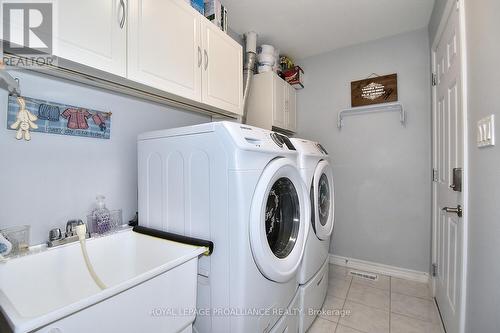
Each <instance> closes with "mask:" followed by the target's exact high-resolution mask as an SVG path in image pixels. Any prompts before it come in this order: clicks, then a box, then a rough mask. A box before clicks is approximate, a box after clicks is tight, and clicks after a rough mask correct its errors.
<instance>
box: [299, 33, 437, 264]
mask: <svg viewBox="0 0 500 333" xmlns="http://www.w3.org/2000/svg"><path fill="white" fill-rule="evenodd" d="M299 63H300V64H301V66H303V68H304V71H305V73H306V74H305V78H306V82H305V85H306V88H305V89H304V90H301V91H299V93H298V110H299V111H298V136H300V137H303V138H308V139H313V140H318V141H320V142H321V143H322V144H324V145H325V146H326V148H327V150H329V152H330V155H331V157H332V160H333V168H334V179H335V195H336V198H335V200H336V201H335V202H336V222H335V229H334V236H333V240H332V244H331V247H330V252H331V253H333V254H336V255H341V256H346V257H351V258H357V259H362V260H369V261H373V262H378V263H383V264H387V265H394V266H397V267H404V268H409V269H414V270H418V271H425V272H427V271H429V265H430V248H431V243H430V235H431V219H430V216H431V213H430V209H431V208H430V204H431V200H430V198H431V182H430V181H431V172H430V170H431V143H430V137H431V117H430V115H431V111H430V89H429V82H430V63H429V42H428V32H427V29H421V30H418V31H414V32H410V33H405V34H402V35H397V36H394V37H390V38H385V39H381V40H377V41H373V42H369V43H365V44H361V45H357V46H353V47H349V48H344V49H340V50H336V51H333V52H331V53H327V54H323V55H319V56H315V57H311V58H307V59H303V60H301V61H299ZM372 72H375V73H378V74H389V73H397V74H398V90H399V100H400V101H401V102H402V103H403V105H404V107H405V110H406V111H407V114H408V123H407V125H406V128H403V127H401V125H400V123H399V116H398V115H397V114H394V113H382V114H373V115H368V116H358V117H350V118H346V119H345V127H344V128H342V130H341V131H339V130H338V129H337V127H336V117H337V113H338V111H340V110H341V109H343V108H346V107H349V106H350V105H351V102H350V82H351V81H354V80H357V79H363V78H366V77H367V76H368V75H370V74H371V73H372Z"/></svg>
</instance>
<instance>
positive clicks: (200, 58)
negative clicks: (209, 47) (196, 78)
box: [198, 46, 202, 67]
mask: <svg viewBox="0 0 500 333" xmlns="http://www.w3.org/2000/svg"><path fill="white" fill-rule="evenodd" d="M201 60H202V56H201V47H199V46H198V67H201Z"/></svg>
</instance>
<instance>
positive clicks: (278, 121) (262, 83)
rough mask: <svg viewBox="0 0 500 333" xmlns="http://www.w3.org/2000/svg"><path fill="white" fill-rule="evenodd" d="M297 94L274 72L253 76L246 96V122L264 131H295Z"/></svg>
mask: <svg viewBox="0 0 500 333" xmlns="http://www.w3.org/2000/svg"><path fill="white" fill-rule="evenodd" d="M296 96H297V92H296V90H295V88H294V87H292V86H291V85H290V84H288V83H287V82H285V81H284V80H283V79H282V78H280V77H279V76H278V75H277V74H276V73H274V72H267V73H262V74H257V75H255V76H254V79H253V81H252V85H251V87H250V94H249V96H248V106H247V107H248V114H247V122H248V124H250V125H254V126H258V127H262V128H265V129H269V130H271V129H273V128H278V129H282V130H285V131H288V132H295V131H296V130H297V100H296V98H297V97H296Z"/></svg>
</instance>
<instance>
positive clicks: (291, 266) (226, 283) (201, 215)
mask: <svg viewBox="0 0 500 333" xmlns="http://www.w3.org/2000/svg"><path fill="white" fill-rule="evenodd" d="M138 159H139V166H138V171H139V183H138V186H139V223H140V224H141V225H144V226H147V227H151V228H156V229H160V230H165V231H169V232H173V233H179V234H183V235H187V236H191V237H196V238H202V239H208V240H211V241H213V242H214V250H213V253H212V255H211V256H210V257H202V258H201V259H200V261H199V274H198V298H197V318H196V320H195V323H194V327H193V329H194V330H195V331H196V332H200V333H201V332H203V333H204V332H215V333H220V332H222V333H224V332H242V333H244V332H252V333H253V332H269V331H271V330H272V329H273V326H275V325H277V323H278V324H279V325H282V324H283V323H286V325H288V326H289V329H293V327H297V325H298V318H296V316H295V319H294V320H295V322H293V320H291V318H292V317H290V316H288V317H286V320H284V319H283V318H284V317H283V313H284V312H286V310H287V308H288V307H289V306H291V304H292V303H294V302H295V300H297V299H298V294H297V292H298V281H297V272H298V268H299V266H300V262H301V259H302V257H303V253H304V249H305V242H306V239H307V236H308V230H309V225H310V224H309V220H310V202H309V190H308V188H307V187H306V185H305V184H304V182H303V180H302V177H301V175H300V173H299V171H298V168H297V167H296V162H297V153H296V151H295V148H294V147H293V145H292V143H291V142H290V140H289V139H288V138H286V137H284V136H282V135H279V134H277V133H274V132H270V131H267V130H263V129H260V128H256V127H252V126H246V125H241V124H237V123H231V122H218V123H207V124H202V125H196V126H190V127H183V128H176V129H170V130H163V131H156V132H150V133H146V134H142V135H140V136H139V142H138ZM286 325H285V326H286ZM285 328H286V327H285ZM280 332H282V331H280Z"/></svg>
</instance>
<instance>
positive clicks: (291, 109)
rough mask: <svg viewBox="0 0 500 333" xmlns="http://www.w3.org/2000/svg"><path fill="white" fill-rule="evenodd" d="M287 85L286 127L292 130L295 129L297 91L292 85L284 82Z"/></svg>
mask: <svg viewBox="0 0 500 333" xmlns="http://www.w3.org/2000/svg"><path fill="white" fill-rule="evenodd" d="M285 85H286V87H287V92H288V94H287V102H286V111H287V124H286V129H287V130H290V131H292V132H295V131H296V130H297V92H296V90H295V88H294V87H292V86H291V85H289V84H288V83H285Z"/></svg>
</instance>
